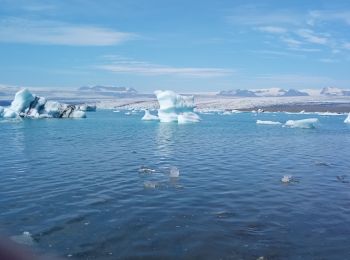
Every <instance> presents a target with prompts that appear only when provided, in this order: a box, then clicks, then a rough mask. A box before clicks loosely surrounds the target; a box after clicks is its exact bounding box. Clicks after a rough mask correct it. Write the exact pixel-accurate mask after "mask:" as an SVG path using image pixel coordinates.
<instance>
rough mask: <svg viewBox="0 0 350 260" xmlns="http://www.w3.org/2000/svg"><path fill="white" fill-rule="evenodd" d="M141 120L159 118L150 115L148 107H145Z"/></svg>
mask: <svg viewBox="0 0 350 260" xmlns="http://www.w3.org/2000/svg"><path fill="white" fill-rule="evenodd" d="M142 120H145V121H151V120H159V118H158V117H157V116H155V115H152V114H151V113H150V112H149V110H148V109H145V115H144V116H143V117H142Z"/></svg>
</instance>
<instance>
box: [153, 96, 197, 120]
mask: <svg viewBox="0 0 350 260" xmlns="http://www.w3.org/2000/svg"><path fill="white" fill-rule="evenodd" d="M154 94H155V95H156V96H157V100H158V103H159V109H158V118H159V120H160V122H162V123H169V122H178V123H179V124H186V123H195V122H199V121H200V117H199V116H198V115H197V114H196V113H195V112H194V108H195V106H194V97H193V96H182V95H179V94H176V93H175V92H173V91H171V90H166V91H162V90H157V91H155V92H154Z"/></svg>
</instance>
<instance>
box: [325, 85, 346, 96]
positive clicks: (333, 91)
mask: <svg viewBox="0 0 350 260" xmlns="http://www.w3.org/2000/svg"><path fill="white" fill-rule="evenodd" d="M320 94H321V95H325V96H350V90H344V89H341V88H336V87H325V88H323V89H322V90H321V92H320Z"/></svg>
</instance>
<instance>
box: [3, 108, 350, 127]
mask: <svg viewBox="0 0 350 260" xmlns="http://www.w3.org/2000/svg"><path fill="white" fill-rule="evenodd" d="M0 114H1V111H0ZM344 123H346V124H350V113H349V114H348V117H347V118H345V120H344Z"/></svg>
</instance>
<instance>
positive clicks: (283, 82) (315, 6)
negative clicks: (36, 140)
mask: <svg viewBox="0 0 350 260" xmlns="http://www.w3.org/2000/svg"><path fill="white" fill-rule="evenodd" d="M349 64H350V1H346V0H332V1H330V0H327V1H323V0H284V1H280V0H265V1H248V0H245V1H241V0H227V1H225V0H222V1H221V0H216V1H214V0H211V1H209V0H201V1H199V0H192V1H190V0H187V1H185V0H176V1H175V0H174V1H171V0H138V1H136V0H118V1H114V0H99V1H98V0H95V1H92V0H56V1H54V0H52V1H44V0H42V1H36V0H33V1H31V0H0V85H3V86H22V87H44V88H54V89H76V88H79V87H81V86H93V85H106V86H119V87H133V88H135V89H137V90H138V91H139V92H144V93H148V92H152V91H154V90H156V89H172V90H175V91H181V92H212V91H219V90H229V89H238V88H239V89H251V88H270V87H281V88H286V89H288V88H295V89H308V88H323V87H327V86H335V87H340V88H350V70H349Z"/></svg>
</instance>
